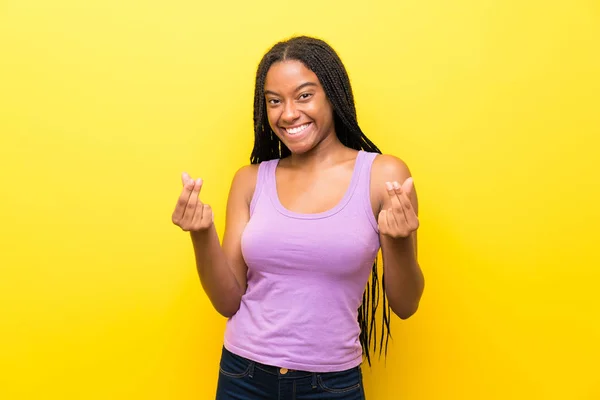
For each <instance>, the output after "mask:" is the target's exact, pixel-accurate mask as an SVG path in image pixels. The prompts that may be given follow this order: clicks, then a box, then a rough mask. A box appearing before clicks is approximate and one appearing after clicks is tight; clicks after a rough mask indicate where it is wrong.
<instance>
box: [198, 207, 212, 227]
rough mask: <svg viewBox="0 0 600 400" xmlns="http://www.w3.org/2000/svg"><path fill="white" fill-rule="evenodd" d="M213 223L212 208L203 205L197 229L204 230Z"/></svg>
mask: <svg viewBox="0 0 600 400" xmlns="http://www.w3.org/2000/svg"><path fill="white" fill-rule="evenodd" d="M212 222H213V212H212V208H211V207H210V206H209V205H208V204H204V206H203V207H202V217H201V219H200V221H199V223H198V229H206V228H208V227H209V226H210V225H211V224H212Z"/></svg>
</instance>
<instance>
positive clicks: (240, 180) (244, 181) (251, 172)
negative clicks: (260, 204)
mask: <svg viewBox="0 0 600 400" xmlns="http://www.w3.org/2000/svg"><path fill="white" fill-rule="evenodd" d="M258 168H259V166H258V164H249V165H243V166H241V167H240V168H238V170H237V171H236V172H235V174H234V176H233V180H232V182H231V192H230V196H236V197H238V198H243V199H244V200H245V201H246V202H247V203H248V204H250V201H251V199H252V196H253V195H254V188H255V187H256V180H257V177H258Z"/></svg>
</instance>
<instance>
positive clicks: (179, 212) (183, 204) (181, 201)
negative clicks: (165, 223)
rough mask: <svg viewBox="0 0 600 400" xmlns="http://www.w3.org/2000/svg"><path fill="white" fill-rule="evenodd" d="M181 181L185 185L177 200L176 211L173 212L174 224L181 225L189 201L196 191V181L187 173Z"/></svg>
mask: <svg viewBox="0 0 600 400" xmlns="http://www.w3.org/2000/svg"><path fill="white" fill-rule="evenodd" d="M181 181H182V183H183V189H182V190H181V194H180V195H179V198H178V199H177V204H176V205H175V210H174V211H173V217H172V219H173V223H174V224H176V225H179V224H180V223H181V221H182V220H183V218H184V216H185V211H186V209H187V205H188V201H189V200H190V196H191V195H192V191H193V189H194V181H193V180H192V179H191V178H190V177H189V175H187V174H186V173H183V174H181Z"/></svg>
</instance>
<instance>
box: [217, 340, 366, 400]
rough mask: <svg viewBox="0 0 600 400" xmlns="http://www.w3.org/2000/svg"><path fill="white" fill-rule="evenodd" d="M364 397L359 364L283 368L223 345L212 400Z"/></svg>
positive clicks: (353, 399)
mask: <svg viewBox="0 0 600 400" xmlns="http://www.w3.org/2000/svg"><path fill="white" fill-rule="evenodd" d="M329 399H330V400H365V392H364V389H363V383H362V372H361V369H360V366H358V367H355V368H351V369H349V370H346V371H340V372H327V373H315V372H307V371H295V370H285V369H281V368H278V367H274V366H270V365H265V364H261V363H257V362H254V361H250V360H248V359H246V358H244V357H240V356H238V355H236V354H233V353H231V352H230V351H228V350H227V349H225V348H224V347H223V351H222V354H221V362H220V366H219V381H218V383H217V396H216V400H329Z"/></svg>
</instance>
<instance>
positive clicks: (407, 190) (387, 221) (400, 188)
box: [377, 177, 419, 239]
mask: <svg viewBox="0 0 600 400" xmlns="http://www.w3.org/2000/svg"><path fill="white" fill-rule="evenodd" d="M386 187H387V191H388V194H389V196H390V200H391V206H392V207H391V208H388V209H386V210H381V212H380V213H379V218H378V221H377V222H378V223H379V233H381V234H382V235H386V236H389V237H391V238H394V239H401V238H407V237H409V236H410V235H411V234H412V233H413V232H414V231H416V230H417V228H419V218H418V217H417V214H416V213H415V210H414V207H413V205H412V203H411V201H410V195H411V192H412V191H413V190H414V183H413V178H412V177H411V178H408V179H406V180H405V181H404V183H403V184H402V185H400V184H399V183H398V182H386Z"/></svg>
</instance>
